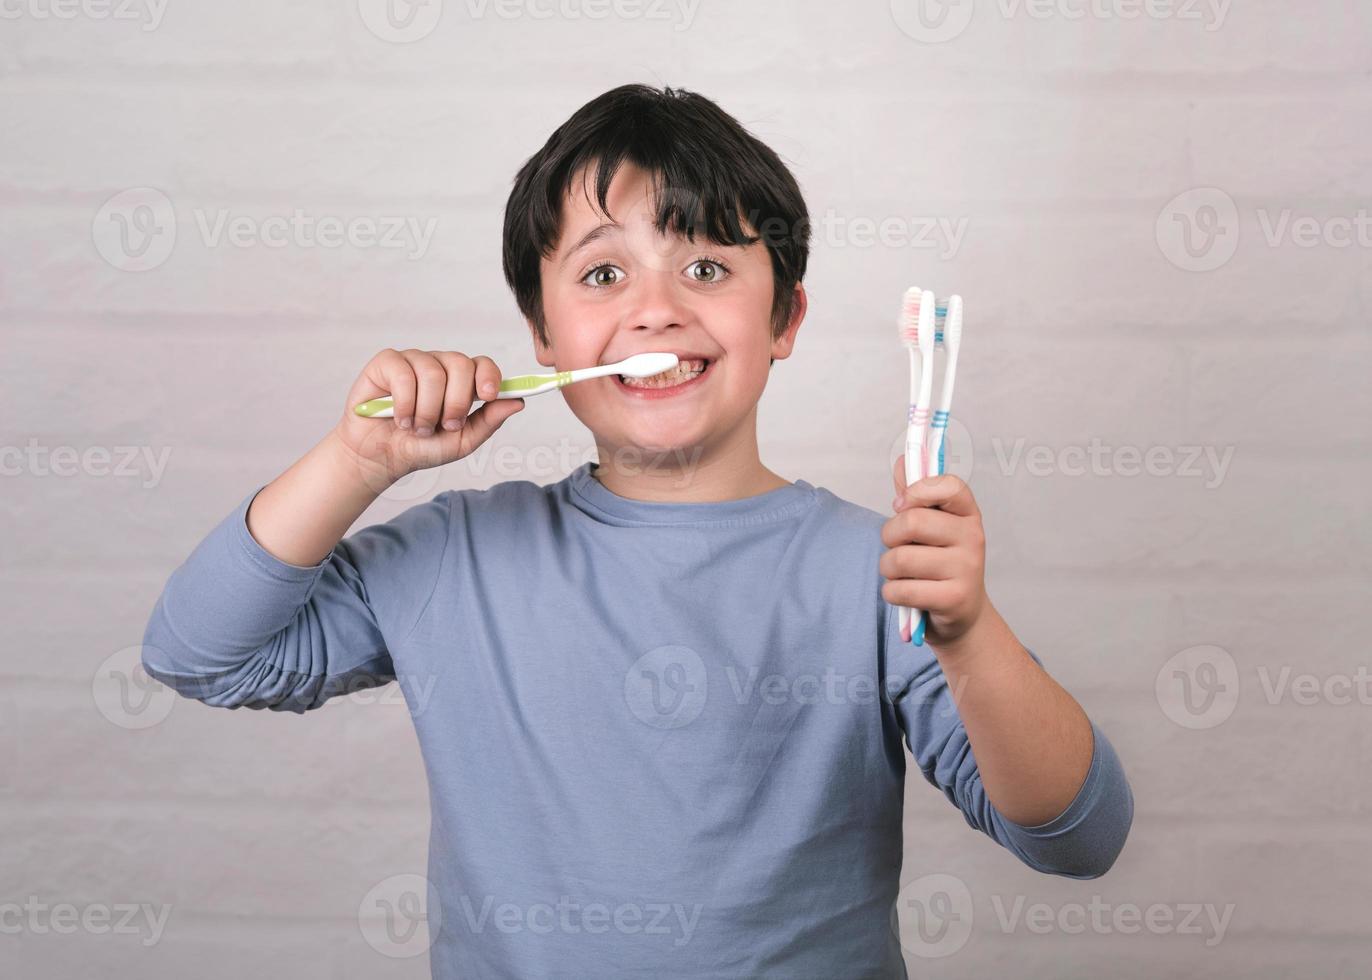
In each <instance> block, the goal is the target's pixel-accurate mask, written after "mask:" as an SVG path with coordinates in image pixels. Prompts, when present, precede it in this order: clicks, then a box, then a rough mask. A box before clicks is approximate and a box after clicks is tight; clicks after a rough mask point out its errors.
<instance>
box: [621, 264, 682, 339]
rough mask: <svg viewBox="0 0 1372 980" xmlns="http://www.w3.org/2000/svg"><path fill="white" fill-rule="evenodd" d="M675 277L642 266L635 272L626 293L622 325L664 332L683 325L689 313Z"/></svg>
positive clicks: (669, 273)
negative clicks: (636, 274) (634, 276)
mask: <svg viewBox="0 0 1372 980" xmlns="http://www.w3.org/2000/svg"><path fill="white" fill-rule="evenodd" d="M675 276H676V273H675V272H673V271H671V270H667V269H650V268H647V267H646V266H645V267H643V268H641V269H640V270H639V274H638V276H637V277H636V278H635V281H634V282H633V283H631V284H630V288H629V290H628V291H627V292H628V298H629V305H628V306H627V308H626V309H625V311H624V312H625V320H624V322H625V324H626V326H628V327H631V328H633V329H635V330H666V329H668V328H670V327H681V326H685V324H686V323H687V321H688V320H689V319H690V317H691V311H690V306H689V304H688V303H687V297H686V296H685V295H683V290H682V289H681V288H680V286H679V285H678V284H677V283H676V281H675Z"/></svg>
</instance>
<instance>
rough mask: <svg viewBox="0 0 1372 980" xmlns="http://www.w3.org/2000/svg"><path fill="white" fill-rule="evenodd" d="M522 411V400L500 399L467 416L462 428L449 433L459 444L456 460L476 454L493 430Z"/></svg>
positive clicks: (487, 403) (491, 401) (492, 433)
mask: <svg viewBox="0 0 1372 980" xmlns="http://www.w3.org/2000/svg"><path fill="white" fill-rule="evenodd" d="M507 406H508V407H507ZM523 410H524V399H523V398H500V399H491V400H490V401H488V402H486V403H485V404H484V405H482V406H481V407H480V408H478V409H477V410H476V411H475V412H473V413H472V414H471V415H468V416H467V421H466V422H465V423H464V424H463V426H462V428H460V429H458V430H457V431H456V432H453V433H449V434H450V435H451V436H452V437H453V438H454V439H456V440H458V441H459V442H460V444H461V449H460V450H459V452H458V456H457V458H458V459H461V458H462V457H463V456H470V455H471V454H472V453H474V452H476V450H477V449H478V448H479V447H480V446H481V444H482V443H483V442H485V441H486V440H487V439H489V438H490V437H491V436H492V435H494V434H495V430H496V429H498V428H500V427H501V426H502V425H503V424H504V423H505V420H506V419H508V418H509V417H510V416H511V415H514V414H516V413H517V412H521V411H523Z"/></svg>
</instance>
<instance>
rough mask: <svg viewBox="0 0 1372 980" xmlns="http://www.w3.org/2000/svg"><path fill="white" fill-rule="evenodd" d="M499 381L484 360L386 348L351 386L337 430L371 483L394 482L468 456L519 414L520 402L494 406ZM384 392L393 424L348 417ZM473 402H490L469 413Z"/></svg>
mask: <svg viewBox="0 0 1372 980" xmlns="http://www.w3.org/2000/svg"><path fill="white" fill-rule="evenodd" d="M500 377H501V375H500V368H498V367H497V366H496V364H495V362H494V361H492V360H491V359H490V358H489V357H486V356H484V355H478V356H477V357H468V356H467V355H466V354H459V353H457V352H456V351H423V350H416V349H414V348H410V349H409V350H404V351H398V350H396V349H394V348H387V349H386V350H383V351H381V352H380V353H379V354H377V355H376V356H375V357H373V358H372V359H371V360H370V361H368V362H367V366H366V367H364V368H363V369H362V373H361V374H360V375H358V377H357V380H356V381H354V382H353V386H352V388H351V389H350V390H349V391H348V401H347V404H345V405H344V406H343V418H342V419H341V420H340V421H339V423H338V426H337V428H336V430H335V431H336V433H337V436H338V438H339V440H340V441H341V442H342V444H343V445H344V447H346V448H347V449H348V450H350V451H351V453H352V454H353V456H354V457H356V459H357V460H358V462H359V463H360V464H361V465H362V466H363V467H364V469H365V472H364V477H365V478H366V479H367V480H368V482H372V481H382V482H385V483H387V484H389V483H394V482H395V481H397V480H399V479H401V478H402V477H404V476H406V475H408V474H409V473H413V472H414V471H415V470H422V469H427V468H429V467H431V466H442V465H443V464H444V463H451V462H452V461H454V460H458V459H462V458H463V457H464V456H468V455H470V454H471V453H473V452H475V451H476V449H477V447H479V446H480V445H481V444H482V443H483V442H485V441H486V440H487V439H489V438H490V437H491V435H492V434H493V433H494V432H495V430H496V429H498V428H500V426H501V423H503V422H504V421H505V420H506V419H507V418H509V417H510V416H511V415H514V414H515V413H516V412H518V411H520V410H521V409H523V407H524V399H523V398H508V399H500V400H499V401H497V400H495V397H496V393H497V392H498V391H499V389H500ZM386 394H389V395H390V396H391V398H392V399H393V400H394V402H395V417H394V418H389V419H377V418H363V417H362V416H360V415H358V414H357V413H356V412H354V411H353V408H354V406H356V405H358V404H359V403H361V402H365V401H369V400H371V399H373V398H379V397H381V396H382V395H386ZM477 399H489V400H488V401H486V403H485V404H484V405H482V406H481V408H479V409H477V410H476V411H475V412H472V413H471V414H470V415H468V414H467V413H468V412H469V411H471V407H472V402H473V401H476V400H477Z"/></svg>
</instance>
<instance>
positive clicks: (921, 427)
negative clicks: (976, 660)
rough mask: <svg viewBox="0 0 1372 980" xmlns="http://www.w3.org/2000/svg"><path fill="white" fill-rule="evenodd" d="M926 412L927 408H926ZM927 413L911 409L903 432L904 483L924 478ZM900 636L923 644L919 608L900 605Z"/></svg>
mask: <svg viewBox="0 0 1372 980" xmlns="http://www.w3.org/2000/svg"><path fill="white" fill-rule="evenodd" d="M926 412H927V410H926ZM927 417H928V416H927V414H924V413H921V412H920V411H919V410H917V409H911V412H910V427H909V429H908V430H907V431H906V434H905V484H906V486H909V485H910V484H913V483H917V482H918V481H920V480H922V479H923V478H924V472H925V469H926V468H927V460H926V457H925V450H924V441H925V432H926V425H925V420H926V419H927ZM898 609H899V615H900V637H901V639H902V640H904V641H906V642H908V643H913V644H914V645H915V646H923V645H924V626H925V616H924V613H923V612H922V611H921V610H919V609H913V608H911V607H909V606H900V607H898Z"/></svg>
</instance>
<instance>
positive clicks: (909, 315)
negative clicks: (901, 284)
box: [896, 286, 923, 345]
mask: <svg viewBox="0 0 1372 980" xmlns="http://www.w3.org/2000/svg"><path fill="white" fill-rule="evenodd" d="M922 296H923V292H922V291H921V290H920V289H919V288H918V287H915V286H911V287H910V288H909V289H907V290H905V297H904V299H903V300H902V301H901V304H900V321H899V322H898V323H897V324H896V327H897V329H899V331H900V340H901V343H904V344H909V345H917V344H918V343H919V305H920V299H921V297H922Z"/></svg>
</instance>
